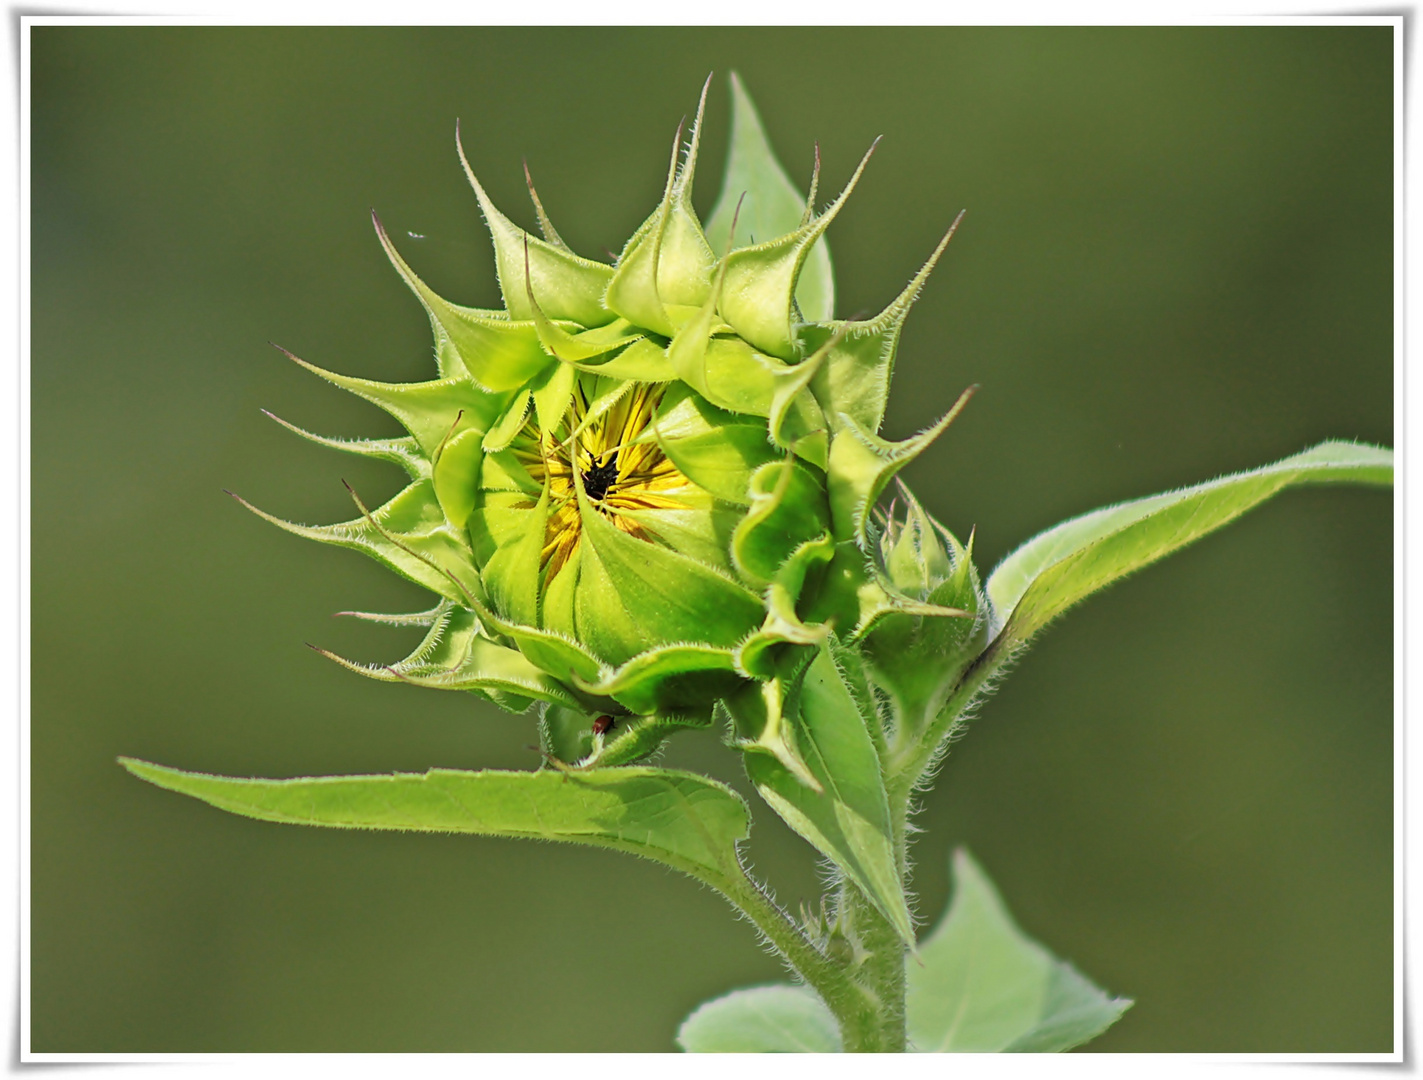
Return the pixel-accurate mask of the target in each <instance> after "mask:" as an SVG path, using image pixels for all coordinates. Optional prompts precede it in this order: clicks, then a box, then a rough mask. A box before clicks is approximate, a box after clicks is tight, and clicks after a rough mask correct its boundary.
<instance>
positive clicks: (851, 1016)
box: [704, 871, 904, 1050]
mask: <svg viewBox="0 0 1423 1080" xmlns="http://www.w3.org/2000/svg"><path fill="white" fill-rule="evenodd" d="M704 880H706V879H704ZM708 883H709V884H712V885H714V886H715V887H716V888H717V889H718V891H720V892H721V893H722V895H724V896H725V897H726V898H727V899H728V900H730V901H731V902H732V904H733V905H735V906H736V907H737V908H738V909H739V910H740V911H741V912H742V913H743V914H744V915H745V916H746V917H747V918H748V919H750V920H751V921H752V922H753V923H755V924H756V928H757V929H758V930H760V931H761V933H762V934H764V935H765V936H766V939H767V940H768V941H769V942H770V943H771V944H772V945H773V946H774V947H775V949H776V951H777V952H779V953H780V954H781V955H782V956H783V957H785V959H786V960H787V961H789V962H790V964H791V966H792V967H794V968H795V970H796V972H797V973H798V974H799V975H800V976H801V978H803V979H804V980H805V981H806V984H807V985H809V986H810V987H812V988H813V989H814V990H815V991H816V993H818V994H819V995H820V997H821V999H822V1000H823V1001H824V1002H825V1004H826V1006H827V1007H828V1008H829V1009H830V1011H831V1012H832V1013H834V1014H835V1018H836V1019H837V1020H838V1021H839V1023H840V1030H841V1032H842V1036H843V1038H844V1044H845V1049H846V1050H855V1049H875V1050H879V1049H896V1050H898V1049H903V1046H904V1039H903V1018H902V1013H903V991H902V988H901V991H900V1013H901V1019H900V1039H899V1044H898V1045H897V1046H881V1045H873V1046H861V1045H860V1043H862V1042H864V1041H865V1035H862V1033H873V1032H875V1031H877V1030H879V1029H880V1028H881V1027H883V1023H882V1019H881V1015H880V1013H881V1009H880V1008H879V1004H880V1002H879V999H878V995H876V994H875V993H874V991H873V990H872V989H870V988H868V987H866V986H864V985H862V984H861V983H860V982H859V981H858V980H856V979H854V978H852V977H851V976H850V973H849V971H848V970H847V969H846V967H845V966H844V965H842V964H840V963H838V962H837V961H836V960H835V959H833V958H831V957H829V956H827V955H826V954H825V953H823V952H822V951H821V950H820V949H819V948H818V947H817V946H816V945H815V944H814V943H813V942H811V941H810V939H809V938H807V937H806V935H805V932H804V931H803V930H802V929H801V928H800V927H799V926H797V925H796V923H795V921H794V920H793V919H792V918H791V917H790V916H789V915H787V914H786V913H785V912H784V911H782V910H781V909H780V908H779V907H778V906H777V905H776V904H775V903H774V902H772V900H771V899H770V898H769V897H768V896H767V895H766V894H765V893H764V892H763V891H762V890H761V888H760V887H759V886H757V884H756V883H755V882H754V881H752V880H751V878H750V877H749V876H747V875H746V874H745V873H744V871H743V873H742V874H741V875H740V876H739V878H723V879H721V880H719V881H716V882H710V881H709V882H708ZM865 906H866V907H868V905H865ZM871 910H873V909H871ZM874 914H875V916H876V917H879V913H878V912H874ZM881 921H883V920H882V919H881ZM886 928H887V929H888V930H889V933H890V934H891V935H892V934H893V933H894V931H893V928H892V927H889V926H888V924H886ZM900 953H901V957H902V955H903V946H902V945H901V946H900ZM900 965H901V968H900V975H901V980H902V977H903V961H902V959H901V961H900Z"/></svg>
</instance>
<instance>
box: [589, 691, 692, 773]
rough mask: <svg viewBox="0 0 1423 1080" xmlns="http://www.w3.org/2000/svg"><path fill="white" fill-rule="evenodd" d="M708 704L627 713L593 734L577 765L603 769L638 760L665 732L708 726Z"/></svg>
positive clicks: (656, 746)
mask: <svg viewBox="0 0 1423 1080" xmlns="http://www.w3.org/2000/svg"><path fill="white" fill-rule="evenodd" d="M711 722H712V714H711V707H710V706H709V705H707V706H706V707H704V708H703V709H701V711H686V712H675V711H674V712H662V713H657V714H656V715H653V716H628V717H623V718H620V719H618V720H617V722H616V725H615V727H614V728H613V731H612V733H611V734H608V735H597V734H594V735H593V736H592V737H591V739H590V746H591V749H590V751H589V753H588V755H587V756H586V757H584V758H582V759H581V760H580V761H579V762H578V764H577V768H579V769H606V768H611V767H613V766H617V765H631V764H634V763H636V762H639V761H642V760H644V759H646V758H647V757H649V756H650V755H652V754H655V753H657V751H658V750H660V749H661V748H662V744H663V743H664V742H666V741H667V737H668V736H669V735H673V734H676V733H677V732H678V731H685V730H687V729H688V728H707V727H710V726H711Z"/></svg>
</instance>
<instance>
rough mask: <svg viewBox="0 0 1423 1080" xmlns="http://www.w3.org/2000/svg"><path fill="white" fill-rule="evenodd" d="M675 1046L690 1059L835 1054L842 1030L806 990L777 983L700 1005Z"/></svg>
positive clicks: (816, 999) (816, 998)
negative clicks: (703, 1056)
mask: <svg viewBox="0 0 1423 1080" xmlns="http://www.w3.org/2000/svg"><path fill="white" fill-rule="evenodd" d="M677 1045H678V1046H680V1047H681V1048H682V1049H683V1050H685V1051H687V1052H688V1053H691V1054H775V1053H781V1054H838V1053H839V1052H840V1049H841V1046H840V1026H839V1025H838V1024H837V1023H836V1022H835V1017H834V1016H833V1015H832V1014H831V1012H830V1010H829V1009H827V1008H826V1007H825V1003H824V1002H822V1001H821V1000H820V998H818V997H817V996H816V995H815V992H814V991H813V990H811V989H810V988H809V987H805V986H792V985H790V984H789V983H777V984H775V985H773V986H752V987H748V988H747V989H745V990H733V991H732V992H731V993H729V994H726V995H724V996H722V997H719V998H713V999H712V1000H711V1001H706V1002H703V1003H702V1004H701V1005H698V1006H697V1008H696V1009H695V1010H694V1011H693V1012H692V1014H691V1015H690V1016H688V1017H687V1019H685V1020H683V1021H682V1026H681V1027H680V1028H678V1029H677Z"/></svg>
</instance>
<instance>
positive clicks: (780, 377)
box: [766, 337, 839, 470]
mask: <svg viewBox="0 0 1423 1080" xmlns="http://www.w3.org/2000/svg"><path fill="white" fill-rule="evenodd" d="M838 340H839V338H838V337H831V338H830V340H829V341H827V342H826V343H825V345H823V346H821V347H820V348H819V349H816V350H815V352H813V353H811V355H810V356H808V357H807V358H806V359H805V360H804V361H802V362H801V363H799V364H796V365H795V366H794V367H789V368H784V369H782V370H780V371H777V372H776V373H775V376H774V383H773V388H772V392H771V408H770V411H769V412H768V413H767V414H766V427H767V430H768V432H769V433H770V436H771V441H772V442H774V443H775V444H776V445H777V446H783V447H785V448H786V449H788V450H791V451H792V452H794V453H795V454H797V455H798V456H800V457H803V458H805V459H806V460H807V461H812V462H814V463H815V464H816V465H818V466H820V468H821V469H822V470H824V469H826V468H827V467H828V466H829V453H830V440H829V424H828V423H827V422H826V419H825V413H824V412H823V411H822V410H821V408H820V403H819V402H818V401H817V400H816V399H815V396H814V395H813V394H812V393H810V392H809V390H808V389H807V387H808V386H809V385H810V383H811V380H812V379H813V378H814V377H815V375H816V372H817V371H819V370H820V368H821V367H823V366H824V364H825V360H826V358H827V357H828V356H829V353H830V347H831V346H832V345H834V344H835V343H837V342H838Z"/></svg>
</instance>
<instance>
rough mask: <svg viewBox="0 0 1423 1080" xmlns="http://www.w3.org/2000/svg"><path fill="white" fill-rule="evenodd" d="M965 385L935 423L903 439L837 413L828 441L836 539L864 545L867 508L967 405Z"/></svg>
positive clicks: (829, 478) (832, 519)
mask: <svg viewBox="0 0 1423 1080" xmlns="http://www.w3.org/2000/svg"><path fill="white" fill-rule="evenodd" d="M973 391H974V388H973V387H969V389H967V390H965V391H964V392H963V393H962V394H961V395H960V396H959V399H958V401H956V402H955V403H954V407H953V408H952V409H950V410H949V411H948V412H946V413H945V414H944V415H943V416H942V417H941V418H940V419H939V420H938V421H937V422H936V423H934V424H933V425H931V426H930V427H928V428H926V429H925V430H923V431H921V432H920V433H919V434H918V435H914V436H911V437H910V438H908V439H905V440H903V441H902V442H890V441H889V440H887V439H881V438H880V437H879V436H878V435H876V434H874V432H872V431H867V430H866V429H865V428H863V427H861V426H860V424H859V423H858V422H857V421H856V420H855V419H854V417H852V416H850V415H848V414H846V413H841V414H840V423H841V430H840V431H839V433H838V434H837V435H836V436H835V438H834V440H833V441H832V442H831V444H830V470H829V476H828V487H829V490H830V516H831V521H832V523H833V525H834V531H835V539H837V540H854V541H855V542H856V543H857V544H861V545H863V544H864V541H865V523H866V521H867V520H868V519H869V516H870V511H871V510H872V509H873V508H874V505H875V502H876V501H877V500H878V499H879V497H880V493H881V492H883V491H884V489H885V485H886V484H888V483H889V482H890V480H892V479H893V478H894V474H895V473H897V472H899V470H900V469H902V468H904V466H906V465H908V464H909V463H910V462H911V461H913V460H914V459H915V458H916V457H918V456H919V455H920V454H922V453H923V452H924V451H925V450H926V449H928V447H929V444H930V443H932V442H933V441H934V440H935V439H937V438H938V437H939V436H940V435H942V434H943V432H944V429H945V428H947V427H948V426H949V425H950V424H951V423H953V422H954V419H955V418H956V417H957V416H958V414H959V413H960V412H962V411H963V407H964V406H965V405H967V404H968V399H969V398H970V397H971V396H972V395H973Z"/></svg>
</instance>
